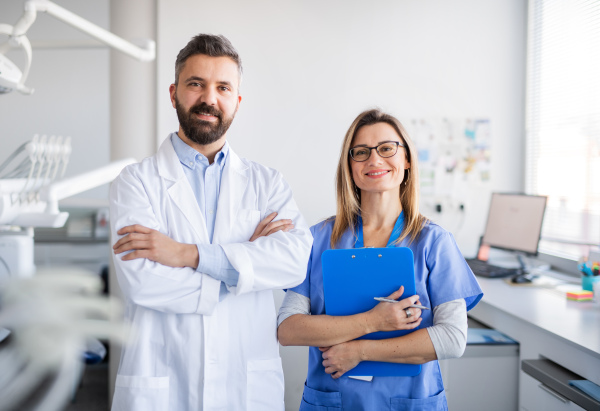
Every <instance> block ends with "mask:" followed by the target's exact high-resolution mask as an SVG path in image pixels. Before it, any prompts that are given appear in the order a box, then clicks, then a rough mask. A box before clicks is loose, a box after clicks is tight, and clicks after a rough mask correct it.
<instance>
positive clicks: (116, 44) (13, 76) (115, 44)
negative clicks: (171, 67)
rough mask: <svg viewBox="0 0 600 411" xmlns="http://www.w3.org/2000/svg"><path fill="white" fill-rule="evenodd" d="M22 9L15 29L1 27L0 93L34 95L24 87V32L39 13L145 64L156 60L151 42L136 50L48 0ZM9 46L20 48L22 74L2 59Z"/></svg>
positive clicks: (26, 47) (27, 66) (38, 0)
mask: <svg viewBox="0 0 600 411" xmlns="http://www.w3.org/2000/svg"><path fill="white" fill-rule="evenodd" d="M24 8H25V11H24V13H23V16H21V18H20V19H19V21H17V23H16V24H15V25H14V27H13V26H9V25H7V24H0V33H1V34H7V35H9V40H8V42H6V43H4V44H0V69H2V70H0V94H2V93H8V92H10V91H12V90H13V89H16V90H18V91H20V92H21V93H23V94H32V93H33V89H31V88H29V87H26V86H25V84H24V83H25V80H26V79H27V75H28V73H29V69H30V67H31V54H32V53H31V44H30V43H29V40H28V39H27V37H26V36H25V33H27V30H29V28H30V27H31V25H32V24H33V23H34V22H35V19H36V17H37V12H38V11H40V12H45V13H48V14H49V15H51V16H53V17H55V18H56V19H58V20H61V21H62V22H64V23H67V24H69V25H70V26H72V27H74V28H76V29H78V30H80V31H83V32H84V33H87V34H89V35H90V36H92V37H94V38H95V39H97V40H99V41H101V42H102V43H105V44H107V45H108V46H110V47H112V48H115V49H117V50H119V51H121V52H123V53H125V54H127V55H129V56H131V57H133V58H135V59H137V60H140V61H144V62H146V61H153V60H154V59H155V58H156V43H155V42H154V40H150V39H148V40H145V43H146V44H145V46H144V47H138V46H136V45H134V44H133V43H130V42H129V41H127V40H124V39H122V38H121V37H119V36H117V35H115V34H113V33H111V32H110V31H108V30H105V29H103V28H102V27H100V26H97V25H95V24H94V23H92V22H90V21H88V20H85V19H84V18H82V17H79V16H78V15H76V14H74V13H71V12H70V11H68V10H66V9H64V8H62V7H60V6H59V5H57V4H55V3H52V2H51V1H48V0H29V1H27V2H26V3H25V6H24ZM11 47H21V48H23V50H24V51H25V54H26V57H27V62H26V63H25V68H24V70H23V73H22V74H21V71H20V70H19V69H18V67H17V66H16V65H15V64H14V63H13V62H12V61H11V60H9V59H8V58H7V57H6V56H4V54H5V53H6V52H7V51H8V50H9V49H10V48H11Z"/></svg>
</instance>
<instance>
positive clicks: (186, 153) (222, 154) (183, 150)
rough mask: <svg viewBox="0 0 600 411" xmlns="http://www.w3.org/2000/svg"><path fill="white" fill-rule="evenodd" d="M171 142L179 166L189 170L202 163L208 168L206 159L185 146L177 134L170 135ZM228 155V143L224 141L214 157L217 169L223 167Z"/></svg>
mask: <svg viewBox="0 0 600 411" xmlns="http://www.w3.org/2000/svg"><path fill="white" fill-rule="evenodd" d="M171 142H172V143H173V149H174V150H175V153H176V154H177V157H178V158H179V161H180V162H181V164H183V165H184V166H185V167H187V168H189V169H192V170H193V169H195V168H196V165H197V163H202V164H204V165H205V166H208V165H209V164H208V159H207V158H206V157H205V156H204V155H203V154H201V153H199V152H197V151H196V150H194V149H193V148H192V147H190V146H189V145H187V144H186V143H185V142H184V141H183V140H182V139H181V137H179V135H177V133H171ZM228 154H229V143H228V142H227V141H225V144H224V145H223V148H222V149H221V151H219V152H218V153H217V155H216V156H215V162H216V163H217V165H218V166H219V168H223V166H224V165H225V161H226V160H227V156H228Z"/></svg>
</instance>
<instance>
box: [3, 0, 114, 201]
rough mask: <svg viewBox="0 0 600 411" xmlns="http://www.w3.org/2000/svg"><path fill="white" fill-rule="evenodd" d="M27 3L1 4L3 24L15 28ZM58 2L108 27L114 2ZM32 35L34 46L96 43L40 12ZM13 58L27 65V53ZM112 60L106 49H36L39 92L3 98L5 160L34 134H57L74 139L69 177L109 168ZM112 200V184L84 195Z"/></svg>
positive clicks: (32, 80) (34, 82) (33, 78)
mask: <svg viewBox="0 0 600 411" xmlns="http://www.w3.org/2000/svg"><path fill="white" fill-rule="evenodd" d="M24 3H25V1H24V0H23V1H15V0H0V23H4V24H10V25H14V24H15V23H16V22H17V20H18V19H19V18H20V17H21V15H22V14H23V4H24ZM55 3H57V4H58V5H60V6H62V7H64V8H66V9H67V10H69V11H71V12H73V13H75V14H77V15H79V16H81V17H83V18H85V19H87V20H90V21H92V22H93V23H95V24H97V25H99V26H101V27H103V28H106V29H108V23H109V18H108V16H109V9H108V0H97V1H86V2H82V1H79V0H57V1H55ZM27 37H28V38H29V40H30V41H31V42H32V44H33V45H35V44H37V43H39V42H49V41H54V40H59V41H63V40H69V41H83V42H87V41H88V40H90V37H89V36H87V35H85V34H83V33H81V32H80V31H78V30H76V29H74V28H72V27H70V26H68V25H67V24H65V23H63V22H61V21H59V20H57V19H55V18H53V17H51V16H49V15H47V14H46V13H38V17H37V19H36V22H35V23H34V24H33V26H32V27H31V29H30V30H29V31H28V33H27ZM5 40H6V36H5V35H0V42H4V41H5ZM98 44H100V43H98ZM7 56H9V57H10V58H11V59H13V60H14V62H15V63H16V64H17V65H18V66H19V67H23V66H22V64H23V62H24V58H23V54H22V51H20V50H15V51H10V52H9V54H7ZM108 56H109V51H108V49H107V48H105V47H97V48H92V47H89V48H82V49H41V48H35V47H34V49H33V59H32V65H31V72H30V74H29V78H28V81H27V82H26V84H27V85H29V86H31V87H33V88H35V93H34V94H33V95H31V96H24V95H21V94H20V93H18V92H12V93H10V94H5V95H0V121H1V125H0V162H2V161H4V159H6V157H7V156H8V155H9V154H10V153H12V152H13V151H14V150H15V149H16V148H17V147H18V146H20V145H21V144H22V143H24V142H26V141H28V140H30V139H31V138H32V137H33V135H34V134H47V135H52V134H54V135H62V136H71V138H72V145H73V153H72V155H71V161H70V163H69V166H68V168H67V173H66V176H72V175H77V174H80V173H83V172H85V171H89V170H92V169H94V168H97V167H100V166H102V165H105V164H106V163H107V162H108V161H109V148H110V147H109V105H108V104H109V103H108V97H109V94H108V91H109V60H108ZM107 196H108V186H103V187H99V188H96V189H93V190H90V191H88V192H86V193H82V194H80V195H79V196H78V197H87V198H96V199H102V198H103V199H106V197H107Z"/></svg>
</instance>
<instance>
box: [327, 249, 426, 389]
mask: <svg viewBox="0 0 600 411" xmlns="http://www.w3.org/2000/svg"><path fill="white" fill-rule="evenodd" d="M321 261H322V266H323V289H324V293H325V313H326V314H328V315H352V314H358V313H362V312H365V311H368V310H370V309H371V308H373V307H375V306H376V305H377V304H378V302H377V301H375V300H374V299H373V298H374V297H387V296H388V295H390V294H391V293H393V292H394V291H396V290H398V288H400V286H401V285H403V286H404V294H402V297H400V299H403V298H406V297H409V296H411V295H415V294H416V290H415V267H414V259H413V253H412V251H411V249H410V248H406V247H390V248H354V249H346V250H327V251H325V252H323V255H322V257H321ZM413 331H414V330H399V331H380V332H376V333H372V334H367V335H364V336H363V337H361V338H360V339H369V340H381V339H384V338H393V337H399V336H401V335H406V334H408V333H411V332H413ZM420 372H421V365H420V364H399V363H389V362H376V361H363V362H361V363H359V364H358V365H357V366H356V367H355V368H354V369H352V370H350V371H348V372H347V373H346V374H345V375H348V376H367V375H369V376H375V377H389V376H411V377H414V376H415V375H418V374H419V373H420Z"/></svg>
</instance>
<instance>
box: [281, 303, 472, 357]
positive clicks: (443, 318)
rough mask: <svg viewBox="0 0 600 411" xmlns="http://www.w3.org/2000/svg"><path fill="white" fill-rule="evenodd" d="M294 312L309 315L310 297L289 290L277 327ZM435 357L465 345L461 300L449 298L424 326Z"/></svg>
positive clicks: (460, 351)
mask: <svg viewBox="0 0 600 411" xmlns="http://www.w3.org/2000/svg"><path fill="white" fill-rule="evenodd" d="M294 314H306V315H310V298H308V297H305V296H303V295H302V294H298V293H296V292H294V291H288V292H287V293H286V294H285V298H284V299H283V303H282V304H281V308H280V309H279V314H278V315H277V326H279V325H280V324H281V323H282V322H283V321H284V320H285V319H287V318H288V317H290V316H292V315H294ZM427 332H428V333H429V338H431V342H432V343H433V348H434V349H435V354H436V356H437V359H438V360H445V359H449V358H458V357H460V356H461V355H462V354H463V352H464V351H465V347H466V346H467V305H466V303H465V300H464V299H462V298H461V299H458V300H453V301H449V302H447V303H443V304H440V305H438V306H437V307H435V308H434V309H433V326H431V327H427Z"/></svg>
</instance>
